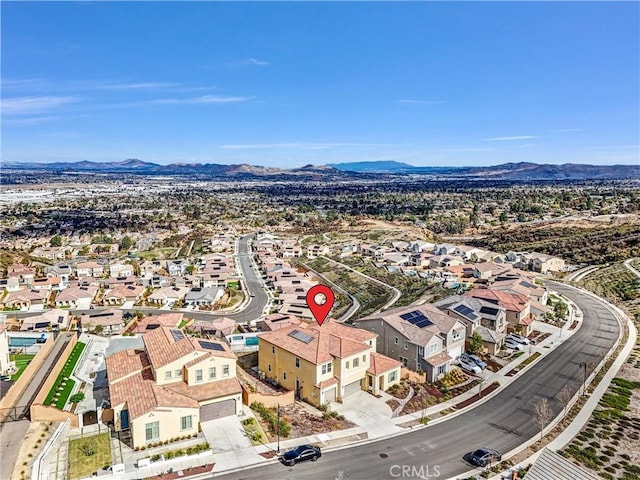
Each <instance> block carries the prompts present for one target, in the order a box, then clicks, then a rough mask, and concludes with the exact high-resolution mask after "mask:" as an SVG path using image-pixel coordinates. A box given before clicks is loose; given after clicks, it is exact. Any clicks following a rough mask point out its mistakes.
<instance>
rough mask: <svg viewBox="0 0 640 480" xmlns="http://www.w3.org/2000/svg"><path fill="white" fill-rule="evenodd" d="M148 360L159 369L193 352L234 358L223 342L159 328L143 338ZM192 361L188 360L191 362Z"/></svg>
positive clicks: (176, 330)
mask: <svg viewBox="0 0 640 480" xmlns="http://www.w3.org/2000/svg"><path fill="white" fill-rule="evenodd" d="M143 340H144V345H145V347H146V349H147V354H148V355H149V360H151V364H152V365H153V367H154V368H160V367H163V366H165V365H168V364H169V363H171V362H174V361H176V360H178V359H180V358H183V357H186V356H188V355H192V354H193V352H195V351H202V352H205V353H206V354H207V355H208V356H215V357H224V358H236V356H235V354H234V353H233V352H232V351H231V349H230V348H229V346H228V345H227V344H226V343H224V342H218V341H215V340H211V339H197V338H192V337H188V336H187V335H186V334H185V333H183V332H182V331H181V330H178V329H175V328H166V327H162V326H161V327H159V328H156V329H155V330H151V331H150V332H148V333H146V334H145V335H144V337H143ZM201 342H209V343H217V344H219V345H221V346H222V350H209V349H207V348H205V347H203V346H202V344H201ZM191 360H192V359H189V361H191Z"/></svg>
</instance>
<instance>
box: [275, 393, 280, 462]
mask: <svg viewBox="0 0 640 480" xmlns="http://www.w3.org/2000/svg"><path fill="white" fill-rule="evenodd" d="M276 433H277V434H278V455H279V454H280V404H278V421H277V423H276Z"/></svg>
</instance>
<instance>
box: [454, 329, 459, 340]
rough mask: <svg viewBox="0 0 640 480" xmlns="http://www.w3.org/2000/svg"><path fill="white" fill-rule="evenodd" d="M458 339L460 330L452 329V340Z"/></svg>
mask: <svg viewBox="0 0 640 480" xmlns="http://www.w3.org/2000/svg"><path fill="white" fill-rule="evenodd" d="M458 340H460V332H459V331H458V330H454V331H453V341H454V342H457V341H458Z"/></svg>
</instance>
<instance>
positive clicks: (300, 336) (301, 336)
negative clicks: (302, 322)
mask: <svg viewBox="0 0 640 480" xmlns="http://www.w3.org/2000/svg"><path fill="white" fill-rule="evenodd" d="M289 336H290V337H292V338H295V339H296V340H300V341H301V342H302V343H311V342H312V341H313V337H312V336H311V335H308V334H306V333H304V332H301V331H300V330H292V331H291V332H289Z"/></svg>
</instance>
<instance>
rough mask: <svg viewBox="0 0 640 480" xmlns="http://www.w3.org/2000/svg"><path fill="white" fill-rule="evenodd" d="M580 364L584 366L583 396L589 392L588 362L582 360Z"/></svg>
mask: <svg viewBox="0 0 640 480" xmlns="http://www.w3.org/2000/svg"><path fill="white" fill-rule="evenodd" d="M580 366H581V367H582V369H583V370H582V372H583V373H582V396H583V397H584V396H585V395H586V394H587V362H580Z"/></svg>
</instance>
